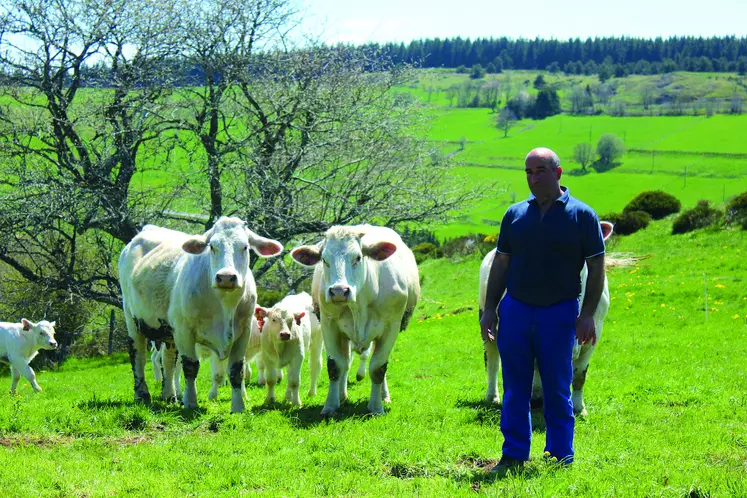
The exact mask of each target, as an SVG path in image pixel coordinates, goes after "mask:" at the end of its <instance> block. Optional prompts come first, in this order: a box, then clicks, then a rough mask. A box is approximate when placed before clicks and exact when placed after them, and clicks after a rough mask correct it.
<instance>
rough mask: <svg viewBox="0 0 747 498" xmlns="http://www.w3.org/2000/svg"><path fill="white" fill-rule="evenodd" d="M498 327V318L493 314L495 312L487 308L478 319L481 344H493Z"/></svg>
mask: <svg viewBox="0 0 747 498" xmlns="http://www.w3.org/2000/svg"><path fill="white" fill-rule="evenodd" d="M497 326H498V316H497V315H496V314H495V310H490V308H487V309H486V310H485V311H483V313H482V318H480V333H481V334H482V340H483V342H493V341H495V338H496V336H497V335H498V334H497V333H496V332H497V331H496V327H497Z"/></svg>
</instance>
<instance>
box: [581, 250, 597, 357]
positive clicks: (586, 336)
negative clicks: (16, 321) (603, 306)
mask: <svg viewBox="0 0 747 498" xmlns="http://www.w3.org/2000/svg"><path fill="white" fill-rule="evenodd" d="M586 267H587V268H588V270H589V274H588V276H587V277H586V292H585V294H584V302H583V303H582V305H581V314H580V315H579V317H578V320H577V321H576V337H577V338H578V342H580V343H581V344H587V343H589V342H591V343H592V344H596V342H597V338H596V326H595V324H594V312H595V311H596V309H597V305H599V299H600V298H601V297H602V290H603V289H604V254H600V255H598V256H594V257H593V258H589V259H587V260H586Z"/></svg>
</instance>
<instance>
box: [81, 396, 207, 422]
mask: <svg viewBox="0 0 747 498" xmlns="http://www.w3.org/2000/svg"><path fill="white" fill-rule="evenodd" d="M76 407H77V408H79V409H81V410H86V411H108V410H120V409H122V408H132V407H143V408H145V409H146V410H147V411H149V412H150V413H152V414H154V415H164V414H169V415H175V416H177V417H179V418H181V419H182V420H184V421H185V422H191V421H193V420H196V419H199V418H200V417H202V416H203V415H205V414H206V413H207V410H206V409H205V408H194V409H193V408H184V407H183V406H182V404H181V403H166V402H165V401H161V400H156V401H153V402H151V403H142V402H135V401H134V400H123V399H114V398H109V399H98V398H96V396H94V397H93V399H90V400H88V401H80V402H78V404H77V405H76Z"/></svg>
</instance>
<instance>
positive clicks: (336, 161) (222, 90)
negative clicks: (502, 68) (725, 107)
mask: <svg viewBox="0 0 747 498" xmlns="http://www.w3.org/2000/svg"><path fill="white" fill-rule="evenodd" d="M288 5H289V4H288V3H287V2H284V1H282V0H281V1H279V2H278V1H270V0H267V1H264V0H253V1H250V0H210V1H208V2H198V1H196V0H184V2H181V3H178V4H177V3H174V4H168V5H167V6H164V4H162V3H161V2H156V1H155V0H103V2H102V1H98V0H97V1H93V0H55V1H49V0H14V1H10V2H6V4H4V7H3V9H4V11H3V15H2V18H1V20H0V70H1V73H0V77H1V78H2V81H1V83H2V85H1V86H0V95H1V96H0V106H1V108H0V181H1V182H2V185H3V187H2V189H0V202H2V205H3V210H2V212H0V261H3V262H4V263H5V264H7V265H9V266H10V267H11V268H13V269H14V271H15V272H16V273H18V274H19V275H20V276H21V277H23V278H24V279H26V280H28V281H31V282H34V283H36V284H39V285H42V286H44V287H45V288H47V289H57V290H59V291H64V292H66V293H69V294H70V295H74V296H79V297H81V298H84V299H90V300H95V301H98V302H101V303H107V304H111V305H115V306H118V305H120V297H119V286H118V280H117V276H116V271H115V270H114V268H113V267H114V264H115V261H116V257H117V254H118V252H119V250H120V249H121V247H122V244H123V243H126V242H128V241H129V240H130V239H131V238H132V237H133V236H134V234H135V233H137V231H138V229H139V228H140V227H141V226H142V225H143V224H145V223H156V224H165V225H167V226H171V227H173V228H181V229H186V230H188V231H193V232H196V231H202V228H203V225H205V224H210V223H211V221H212V220H213V219H214V218H215V217H217V216H219V215H232V214H235V215H238V216H241V217H242V218H244V219H246V220H247V221H249V222H250V223H251V224H252V227H253V229H255V230H257V231H258V232H260V233H263V234H265V235H269V236H272V237H274V238H277V239H280V240H283V241H289V240H291V239H296V238H300V237H308V236H310V235H312V234H317V233H319V232H322V231H324V230H326V228H328V227H329V226H331V225H333V224H345V223H357V222H366V221H367V222H373V223H377V224H383V225H389V226H395V225H398V224H402V223H417V222H427V221H443V220H445V219H448V218H449V213H450V212H454V211H455V210H456V209H458V208H460V207H461V206H463V205H464V204H465V203H467V202H469V201H470V200H471V199H473V198H475V197H476V196H477V195H479V193H478V192H477V191H473V190H470V189H465V188H464V187H463V185H462V184H461V183H460V182H455V181H453V178H452V177H451V174H450V168H451V166H450V163H449V161H448V158H441V159H440V160H438V161H432V160H431V158H432V157H433V153H434V148H435V147H436V146H432V145H429V143H428V142H427V141H426V140H425V138H424V137H425V136H426V134H425V132H424V127H425V126H426V124H427V123H426V122H425V121H424V118H423V116H424V115H425V113H423V112H421V109H420V107H419V105H418V104H417V102H415V101H414V100H412V99H409V98H408V97H406V96H403V95H401V94H397V93H395V92H392V91H391V89H392V87H393V86H394V85H396V84H399V83H401V82H403V81H406V79H407V77H408V74H409V73H408V70H407V68H400V67H397V66H395V65H394V64H392V63H391V62H390V61H388V60H386V59H385V58H384V57H383V56H382V55H381V54H379V53H375V52H367V51H363V50H358V49H353V48H348V47H337V48H329V47H315V46H313V45H312V46H309V47H307V48H305V49H303V50H296V49H293V50H290V49H288V47H286V46H283V45H282V44H275V41H279V42H283V41H284V40H285V37H284V34H285V30H287V29H290V28H291V27H292V26H293V24H294V22H295V17H294V12H293V10H292V9H291V8H290V7H288ZM258 48H261V50H260V51H259V52H257V49H258ZM189 75H196V76H197V77H196V78H195V79H191V80H190V79H189V78H187V76H189ZM193 185H198V187H196V188H193V187H192V186H193ZM313 236H315V235H313ZM275 261H277V260H271V263H270V264H273V262H275ZM268 267H269V266H265V267H263V268H260V269H256V270H255V272H256V275H257V276H261V274H262V273H263V272H264V271H266V270H267V268H268Z"/></svg>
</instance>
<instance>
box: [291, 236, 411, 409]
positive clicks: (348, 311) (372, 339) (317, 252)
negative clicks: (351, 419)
mask: <svg viewBox="0 0 747 498" xmlns="http://www.w3.org/2000/svg"><path fill="white" fill-rule="evenodd" d="M291 256H292V257H293V259H294V260H295V261H296V262H298V263H300V264H302V265H304V266H309V267H310V266H316V268H315V270H314V278H313V281H312V284H311V286H312V292H311V295H312V298H313V299H314V304H315V305H316V306H318V307H319V309H320V312H321V324H322V335H323V337H324V347H325V349H326V350H327V373H328V375H329V393H328V395H327V401H326V402H325V404H324V409H323V410H322V415H324V416H330V415H334V414H335V412H336V411H337V409H338V408H339V407H340V401H341V400H345V399H346V398H347V380H348V377H347V376H348V370H349V369H350V348H351V346H352V349H353V350H355V351H356V352H357V353H358V354H361V353H363V352H364V351H365V350H366V349H367V348H368V347H369V346H370V345H371V343H373V345H374V347H373V352H372V354H371V362H370V364H369V376H370V378H371V397H370V399H369V402H368V411H369V412H371V413H376V414H383V413H384V407H383V405H382V399H383V400H384V401H386V402H389V389H388V387H387V382H386V370H387V363H388V360H389V354H390V353H391V351H392V347H393V346H394V342H395V340H396V339H397V335H398V334H399V332H400V331H401V330H404V329H405V328H406V327H407V323H408V321H409V319H410V317H411V316H412V313H413V310H414V308H415V305H416V304H417V302H418V299H419V298H420V281H419V279H418V267H417V264H416V263H415V256H413V254H412V251H410V249H409V248H408V247H407V246H406V245H405V243H404V242H402V239H401V238H400V237H399V235H397V233H396V232H394V231H393V230H391V229H389V228H384V227H376V226H370V225H358V226H335V227H332V228H330V229H329V230H328V231H327V233H326V236H325V238H324V240H322V241H321V242H320V243H319V244H317V245H314V246H300V247H297V248H295V249H293V251H291Z"/></svg>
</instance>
